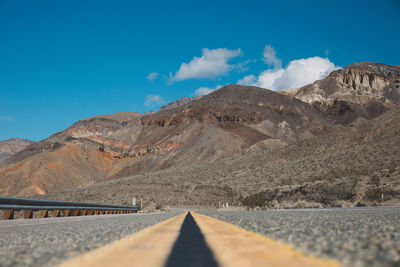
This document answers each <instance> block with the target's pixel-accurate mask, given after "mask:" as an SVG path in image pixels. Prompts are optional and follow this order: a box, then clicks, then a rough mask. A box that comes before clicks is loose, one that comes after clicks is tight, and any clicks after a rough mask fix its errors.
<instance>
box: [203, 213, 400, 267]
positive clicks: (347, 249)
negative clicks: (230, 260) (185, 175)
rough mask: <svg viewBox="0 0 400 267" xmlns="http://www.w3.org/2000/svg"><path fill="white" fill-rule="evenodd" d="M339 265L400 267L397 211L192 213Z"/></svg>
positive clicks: (399, 214)
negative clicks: (231, 225)
mask: <svg viewBox="0 0 400 267" xmlns="http://www.w3.org/2000/svg"><path fill="white" fill-rule="evenodd" d="M198 212H199V213H202V214H205V215H209V216H213V215H214V216H215V215H216V214H218V215H219V216H218V217H217V218H218V219H220V220H223V221H226V222H229V223H232V224H235V225H238V226H241V227H243V228H245V229H247V230H250V231H253V232H258V233H261V234H263V235H267V236H269V237H271V238H273V239H276V240H279V241H282V242H285V243H288V244H291V245H292V246H293V247H295V248H297V249H299V250H301V251H303V252H306V253H308V254H311V255H315V256H322V257H326V258H333V259H335V260H337V261H338V262H340V263H341V264H342V265H343V266H348V267H350V266H400V223H399V222H400V208H398V207H396V208H395V207H393V208H392V207H382V208H379V207H374V208H349V209H343V208H342V209H294V210H266V211H198Z"/></svg>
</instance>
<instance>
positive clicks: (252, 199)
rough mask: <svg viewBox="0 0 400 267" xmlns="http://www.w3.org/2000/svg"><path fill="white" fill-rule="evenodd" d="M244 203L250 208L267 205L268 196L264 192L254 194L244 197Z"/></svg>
mask: <svg viewBox="0 0 400 267" xmlns="http://www.w3.org/2000/svg"><path fill="white" fill-rule="evenodd" d="M243 205H244V206H247V207H249V208H255V207H265V205H266V198H265V196H264V194H263V193H257V194H253V195H250V196H247V197H245V198H244V199H243Z"/></svg>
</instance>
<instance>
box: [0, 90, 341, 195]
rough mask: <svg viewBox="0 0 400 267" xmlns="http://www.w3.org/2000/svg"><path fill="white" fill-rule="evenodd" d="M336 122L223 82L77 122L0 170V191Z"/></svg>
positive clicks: (204, 157)
mask: <svg viewBox="0 0 400 267" xmlns="http://www.w3.org/2000/svg"><path fill="white" fill-rule="evenodd" d="M332 130H336V127H335V126H334V125H333V124H332V123H331V122H330V121H329V120H327V119H325V118H324V117H323V114H321V113H320V112H319V111H316V110H314V109H313V108H312V107H310V106H309V105H308V104H306V103H304V102H302V101H300V100H297V99H295V98H292V97H288V96H285V95H282V94H279V93H277V92H273V91H270V90H265V89H262V88H257V87H245V86H240V85H229V86H226V87H223V88H221V89H219V90H217V91H215V92H213V93H211V94H209V95H207V96H204V97H202V98H200V99H197V100H193V101H189V102H188V103H186V104H184V105H180V106H177V107H174V108H170V109H164V110H161V111H159V112H157V113H154V114H147V115H142V114H138V113H118V114H114V115H110V116H97V117H93V118H88V119H84V120H81V121H78V122H76V123H75V124H73V125H72V126H71V127H69V128H68V129H66V130H64V131H62V132H59V133H57V134H54V135H53V136H51V137H49V138H48V139H45V140H43V141H40V142H38V143H34V144H32V145H30V146H28V147H27V148H26V149H24V150H23V151H20V152H18V153H16V154H15V155H14V156H12V157H11V158H9V159H8V160H7V163H8V165H7V166H6V167H5V168H2V169H0V177H1V178H0V188H1V191H0V192H1V194H6V195H29V194H37V193H46V192H49V191H53V190H59V189H60V188H68V187H76V186H81V185H86V184H92V183H96V182H98V181H101V180H104V179H115V178H120V177H124V176H127V175H133V174H137V173H146V172H149V171H154V170H161V169H166V168H169V167H172V166H173V167H182V166H187V165H191V164H195V163H200V162H210V161H214V160H216V159H219V158H225V157H231V156H233V155H235V154H238V153H242V152H245V151H247V150H248V149H260V147H265V146H268V144H270V143H272V144H273V145H277V144H278V145H280V146H284V145H286V144H288V143H290V142H293V141H295V140H302V139H307V138H311V137H313V136H317V135H321V134H324V133H326V132H329V131H332ZM28 175H29V176H28Z"/></svg>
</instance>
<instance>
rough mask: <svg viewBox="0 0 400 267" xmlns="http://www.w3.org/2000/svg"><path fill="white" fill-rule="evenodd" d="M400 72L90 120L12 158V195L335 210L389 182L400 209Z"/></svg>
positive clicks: (360, 71)
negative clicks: (246, 201) (250, 201)
mask: <svg viewBox="0 0 400 267" xmlns="http://www.w3.org/2000/svg"><path fill="white" fill-rule="evenodd" d="M398 69H399V67H393V66H387V65H382V64H375V63H357V64H352V65H349V66H348V67H346V68H344V69H342V70H337V71H334V72H332V73H331V74H330V75H328V76H327V77H326V78H325V79H323V80H320V81H316V82H315V83H313V84H310V85H307V86H304V87H302V88H299V89H296V90H286V91H283V92H274V91H271V90H267V89H263V88H258V87H253V86H241V85H228V86H225V87H222V88H220V89H218V90H216V91H214V92H212V93H210V94H208V95H206V96H203V97H198V98H184V99H181V100H178V101H175V102H173V103H170V104H169V105H167V106H166V107H163V108H161V109H160V110H159V111H158V112H155V113H149V114H139V113H134V112H124V113H116V114H112V115H101V116H96V117H92V118H88V119H83V120H80V121H78V122H76V123H74V124H73V125H71V126H70V127H69V128H67V129H65V130H64V131H61V132H59V133H56V134H54V135H52V136H50V137H49V138H47V139H45V140H42V141H40V142H37V143H33V144H31V145H29V146H27V147H26V148H25V149H23V150H21V151H19V152H17V153H15V154H14V155H13V156H11V157H10V158H8V159H6V160H5V161H3V165H4V167H3V168H0V194H1V195H13V196H32V195H37V196H38V195H41V197H46V198H56V199H71V200H76V201H85V200H87V201H99V202H113V203H116V204H117V203H121V204H122V203H124V201H126V199H129V198H130V197H131V195H132V194H134V196H137V197H143V198H144V199H145V202H146V201H148V202H153V203H154V202H157V203H164V204H170V205H192V204H203V205H205V204H207V205H208V204H212V203H216V202H218V201H229V202H232V201H239V200H240V199H243V198H242V197H243V196H249V197H250V196H251V195H252V194H261V195H262V196H263V197H266V196H274V197H273V198H271V199H268V201H279V202H280V203H281V202H282V201H285V199H286V200H288V201H298V200H301V199H304V200H307V201H311V202H316V203H319V204H321V203H322V204H323V205H335V203H336V202H335V201H334V200H335V199H336V200H338V201H339V200H343V201H351V202H352V203H355V202H359V201H372V200H373V199H372V200H371V198H368V197H366V195H368V194H370V193H368V192H369V191H368V190H375V191H376V190H378V189H376V188H374V187H372V189H371V184H370V182H369V181H370V179H377V178H376V177H378V178H379V179H380V181H382V184H381V186H383V184H384V186H385V187H382V188H381V187H379V190H381V189H382V190H389V189H388V188H389V187H390V190H392V191H390V190H389V191H385V192H389V193H390V194H392V195H393V197H392V199H394V200H393V201H396V199H397V200H398V198H396V197H395V196H396V194H397V193H396V192H397V191H396V190H400V189H398V187H399V184H398V183H397V184H396V182H395V181H397V180H396V179H397V178H396V177H398V176H399V171H398V168H396V162H395V160H394V159H395V158H398V157H399V156H400V155H399V152H398V151H400V149H398V146H399V144H400V143H399V142H398V141H399V140H398V136H399V134H398V133H399V129H400V125H399V120H398V118H399V115H400V113H399V105H398V102H396V101H397V100H396V99H397V94H398V87H396V86H398ZM367 77H368V78H367ZM367 79H368V82H366V81H367ZM393 166H394V167H393ZM386 170H390V172H387V171H386ZM354 177H358V178H357V182H356V179H355V178H354ZM373 177H375V178H373ZM349 190H350V191H349ZM375 191H374V192H375ZM332 192H333V193H332ZM335 192H336V193H335ZM376 192H377V191H376ZM376 192H375V193H376ZM379 192H380V191H379ZM399 192H400V191H399ZM371 194H372V193H371ZM371 194H370V195H371ZM324 196H325V198H324ZM335 196H336V198H335ZM258 198H259V197H258ZM328 198H329V199H328ZM327 199H328V200H327ZM271 203H272V202H271ZM393 203H396V202H393ZM319 204H318V205H319ZM322 204H321V205H322Z"/></svg>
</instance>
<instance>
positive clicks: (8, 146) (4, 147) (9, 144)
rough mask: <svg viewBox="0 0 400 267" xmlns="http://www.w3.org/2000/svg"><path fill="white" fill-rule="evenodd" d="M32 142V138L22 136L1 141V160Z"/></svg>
mask: <svg viewBox="0 0 400 267" xmlns="http://www.w3.org/2000/svg"><path fill="white" fill-rule="evenodd" d="M32 143H34V142H33V141H31V140H25V139H20V138H11V139H8V140H4V141H0V162H1V161H3V160H6V159H8V158H10V157H11V156H12V155H14V154H15V153H17V152H18V151H20V150H22V149H24V148H25V147H27V146H28V145H30V144H32Z"/></svg>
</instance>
